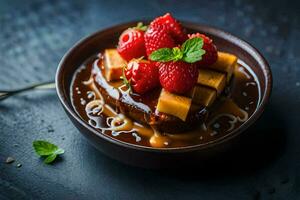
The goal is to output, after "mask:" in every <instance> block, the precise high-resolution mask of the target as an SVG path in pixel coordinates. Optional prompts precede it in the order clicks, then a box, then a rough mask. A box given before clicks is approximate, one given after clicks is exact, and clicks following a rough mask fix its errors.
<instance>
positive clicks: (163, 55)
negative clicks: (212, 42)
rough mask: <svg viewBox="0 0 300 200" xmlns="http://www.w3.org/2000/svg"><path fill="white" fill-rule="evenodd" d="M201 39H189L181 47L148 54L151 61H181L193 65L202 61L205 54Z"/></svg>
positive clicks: (162, 49)
mask: <svg viewBox="0 0 300 200" xmlns="http://www.w3.org/2000/svg"><path fill="white" fill-rule="evenodd" d="M202 47H203V39H202V38H191V39H188V40H186V41H185V42H184V43H183V44H182V45H181V47H180V48H179V47H173V48H161V49H158V50H156V51H153V52H152V53H151V54H150V59H151V60H152V61H159V62H169V61H178V60H182V61H184V62H187V63H194V62H197V61H199V60H201V59H202V56H203V55H204V54H205V50H203V49H202Z"/></svg>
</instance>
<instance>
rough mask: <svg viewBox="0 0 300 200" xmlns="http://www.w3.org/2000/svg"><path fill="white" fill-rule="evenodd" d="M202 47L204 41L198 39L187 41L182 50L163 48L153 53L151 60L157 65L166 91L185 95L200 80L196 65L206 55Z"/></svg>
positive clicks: (160, 79)
mask: <svg viewBox="0 0 300 200" xmlns="http://www.w3.org/2000/svg"><path fill="white" fill-rule="evenodd" d="M202 46H203V39H202V38H198V37H196V38H192V39H188V40H186V41H185V42H184V43H183V44H182V46H181V47H180V48H179V47H174V48H172V49H170V48H161V49H158V50H156V51H154V52H152V53H151V55H150V56H149V58H150V59H151V60H152V61H156V63H157V66H158V68H159V81H160V84H161V85H162V87H163V88H164V89H166V90H167V91H169V92H173V93H178V94H184V93H187V92H189V91H190V90H191V89H192V88H193V86H194V85H195V84H196V82H197V78H198V67H197V65H196V64H195V63H196V62H198V61H199V60H201V58H202V55H203V54H204V53H205V52H204V50H202V49H201V48H202Z"/></svg>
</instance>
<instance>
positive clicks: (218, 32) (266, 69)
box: [55, 20, 273, 153]
mask: <svg viewBox="0 0 300 200" xmlns="http://www.w3.org/2000/svg"><path fill="white" fill-rule="evenodd" d="M142 21H144V22H147V20H142ZM137 22H139V21H130V22H125V23H120V24H117V25H114V26H110V27H106V28H103V29H100V30H98V31H96V32H94V33H92V34H90V35H88V36H85V37H83V38H82V39H80V40H79V41H78V42H76V43H75V44H74V45H73V46H72V47H71V48H70V49H69V50H68V51H67V52H66V53H65V55H64V56H63V57H62V59H61V60H60V62H59V64H58V68H57V70H56V75H55V85H56V92H57V95H58V97H59V100H60V102H61V104H62V105H63V107H64V109H65V110H66V111H67V112H68V114H70V115H71V117H72V118H73V119H75V120H76V121H77V122H78V123H79V124H80V125H81V126H83V127H84V128H86V129H88V131H90V132H92V133H93V134H95V135H96V136H98V137H100V138H101V139H104V140H106V141H107V142H110V143H113V144H115V145H119V146H122V147H125V148H130V149H133V150H142V151H148V152H149V151H150V152H160V153H161V152H166V153H168V152H172V153H176V152H189V151H195V150H203V149H208V148H212V147H214V146H217V145H221V144H222V143H225V142H227V141H229V140H231V139H233V138H235V137H237V136H238V135H240V134H241V133H243V132H245V130H246V129H248V128H249V127H250V126H251V125H253V124H254V123H255V122H256V121H257V120H258V118H259V117H260V116H261V115H262V113H263V111H264V109H265V106H266V104H267V103H268V101H269V99H270V95H271V91H272V84H273V83H272V82H273V80H272V79H273V78H272V72H271V69H270V66H269V64H268V62H267V60H266V59H265V58H264V56H263V55H262V54H261V53H260V52H259V51H258V49H256V48H255V47H254V46H252V45H251V44H250V43H249V42H247V41H245V40H243V39H240V38H239V37H237V36H235V35H233V34H231V33H228V32H226V31H224V30H222V29H219V28H217V27H214V26H210V25H205V24H198V23H195V22H188V21H182V25H183V26H184V27H186V28H189V29H196V30H197V29H199V27H200V28H201V29H203V30H205V32H207V33H209V34H211V35H215V36H217V37H220V38H222V39H224V40H226V41H228V42H231V43H233V44H234V45H237V46H239V47H240V48H242V49H244V50H246V51H247V52H248V53H249V54H251V56H253V57H254V59H255V60H256V61H257V62H258V64H259V66H261V69H262V71H263V74H264V77H265V79H266V80H265V90H264V93H263V94H261V102H260V104H259V106H258V108H257V109H256V110H255V111H254V113H253V114H252V115H251V116H250V117H249V118H248V119H247V121H246V122H245V123H243V124H242V125H241V126H240V127H239V128H237V129H235V130H234V131H232V132H231V133H230V134H227V135H224V136H222V137H220V138H218V139H216V140H214V141H209V142H207V143H203V144H197V145H191V146H185V147H172V148H153V147H147V146H141V145H136V144H131V143H127V142H124V141H121V140H118V139H115V138H112V137H109V136H107V135H105V134H103V133H101V132H100V131H99V130H96V129H95V128H93V127H92V126H90V125H89V124H88V123H87V122H85V121H84V120H83V119H82V118H81V117H80V116H79V115H78V114H77V113H76V111H75V110H74V108H73V106H72V105H71V104H70V103H69V102H68V100H67V97H66V96H65V93H64V92H63V91H64V87H65V85H63V84H62V83H61V82H60V80H61V77H62V76H63V74H62V68H63V67H64V63H65V62H66V60H67V59H69V58H70V57H72V54H73V52H74V51H76V49H77V48H78V47H79V46H81V45H83V44H84V43H85V42H87V41H89V40H91V39H93V38H94V37H97V36H98V34H101V33H102V32H105V31H108V30H112V29H115V28H120V27H130V26H132V25H133V24H136V23H137ZM67 87H70V86H67ZM66 95H70V94H66Z"/></svg>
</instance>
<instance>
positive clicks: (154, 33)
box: [145, 24, 176, 56]
mask: <svg viewBox="0 0 300 200" xmlns="http://www.w3.org/2000/svg"><path fill="white" fill-rule="evenodd" d="M174 46H176V43H175V41H174V39H173V38H172V37H171V35H170V34H169V32H168V29H167V27H166V26H165V25H164V24H155V25H152V26H149V28H148V30H147V31H146V33H145V47H146V53H147V55H148V56H149V55H150V54H151V53H152V52H153V51H155V50H157V49H160V48H165V47H167V48H172V47H174Z"/></svg>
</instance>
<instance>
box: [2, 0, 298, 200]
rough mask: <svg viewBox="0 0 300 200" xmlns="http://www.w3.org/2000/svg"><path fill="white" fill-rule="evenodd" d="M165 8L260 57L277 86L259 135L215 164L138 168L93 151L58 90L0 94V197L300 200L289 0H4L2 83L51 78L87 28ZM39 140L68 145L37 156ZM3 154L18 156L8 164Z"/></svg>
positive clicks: (294, 18)
mask: <svg viewBox="0 0 300 200" xmlns="http://www.w3.org/2000/svg"><path fill="white" fill-rule="evenodd" d="M166 12H171V13H173V14H174V16H176V17H177V18H179V19H182V20H188V21H192V22H197V23H204V24H210V25H213V26H217V27H219V28H221V29H224V30H226V31H229V32H231V33H234V34H235V35H237V36H239V37H241V38H243V39H245V40H247V41H249V42H250V43H252V44H253V45H254V46H255V47H257V48H258V49H259V50H260V51H261V52H262V53H263V54H264V55H265V57H266V58H267V60H268V61H269V63H270V65H271V68H272V71H273V78H274V87H273V93H272V98H271V101H270V103H269V105H268V107H267V109H266V111H265V114H264V115H263V117H262V118H261V119H260V120H259V122H258V123H257V124H256V125H255V126H254V127H253V128H252V133H251V134H253V138H255V139H252V140H249V142H248V143H245V148H242V150H240V151H238V152H235V153H233V154H232V155H233V156H231V157H230V158H229V159H227V160H226V162H220V163H218V164H216V165H215V166H212V167H211V168H206V169H191V170H187V171H184V170H177V171H169V170H160V171H155V170H145V169H139V168H134V167H130V166H126V165H123V164H121V163H118V162H117V161H114V160H112V159H110V158H107V157H106V156H104V155H102V154H101V153H100V152H98V151H97V150H96V149H94V148H93V147H92V146H91V145H90V144H89V143H88V142H87V141H86V140H85V138H83V137H82V136H81V135H80V133H79V132H78V130H77V129H76V128H75V127H74V126H73V125H72V124H71V122H70V120H69V119H68V118H67V116H66V114H65V113H64V111H63V109H62V107H61V105H60V103H59V101H58V98H57V96H56V93H55V91H54V90H48V91H35V92H27V93H24V94H21V95H17V96H15V97H12V98H9V99H6V100H5V101H3V102H0V161H1V162H0V199H300V170H299V169H300V131H299V130H300V126H299V124H300V66H299V65H300V53H299V52H300V9H299V5H297V3H294V2H293V1H270V2H266V1H264V3H262V1H259V0H256V1H250V0H235V1H231V0H230V1H219V2H217V1H199V2H198V3H196V1H174V0H165V1H145V2H142V1H138V0H137V1H132V2H128V1H121V0H120V1H115V0H113V1H108V0H105V1H96V0H95V1H70V2H67V1H60V0H51V1H50V0H49V1H21V0H10V1H1V3H0V89H13V88H18V87H20V86H24V85H27V84H30V83H35V82H40V81H46V80H52V79H54V75H55V70H56V67H57V64H58V62H59V60H60V59H61V57H62V56H63V54H64V53H65V52H66V51H67V49H68V48H70V47H71V46H72V45H73V44H74V43H75V42H76V41H77V40H78V39H80V38H82V37H83V36H86V35H87V34H90V33H92V32H94V31H96V30H98V29H102V28H105V27H109V26H112V25H115V24H118V23H121V22H125V21H130V20H136V19H139V18H150V19H151V18H153V17H155V16H157V15H162V14H164V13H166ZM36 139H46V140H49V141H52V142H53V143H56V144H58V145H59V146H61V147H62V148H64V149H65V150H66V152H65V154H64V155H63V156H62V159H60V160H59V161H58V162H56V163H55V164H53V165H45V164H43V162H42V160H41V159H39V158H38V157H37V156H36V155H35V153H34V151H33V149H32V141H33V140H36ZM8 156H12V157H14V158H15V159H16V161H15V162H14V163H12V164H5V160H6V158H7V157H8ZM18 163H21V164H22V166H21V167H19V168H18V167H17V164H18Z"/></svg>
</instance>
